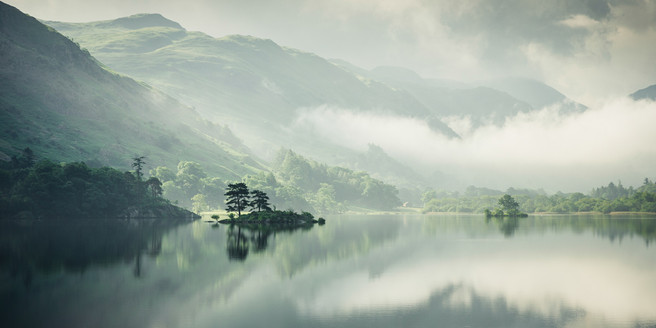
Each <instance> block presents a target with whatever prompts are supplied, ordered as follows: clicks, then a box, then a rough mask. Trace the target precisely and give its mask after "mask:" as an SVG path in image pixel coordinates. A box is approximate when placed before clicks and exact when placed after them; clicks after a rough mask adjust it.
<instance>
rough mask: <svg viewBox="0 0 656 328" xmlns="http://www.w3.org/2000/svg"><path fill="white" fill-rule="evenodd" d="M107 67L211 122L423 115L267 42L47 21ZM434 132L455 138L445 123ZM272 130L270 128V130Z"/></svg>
mask: <svg viewBox="0 0 656 328" xmlns="http://www.w3.org/2000/svg"><path fill="white" fill-rule="evenodd" d="M46 24H48V25H50V26H52V27H54V28H55V29H57V30H58V31H60V32H61V33H63V34H65V35H67V36H69V37H71V38H73V39H74V40H75V41H77V42H79V43H80V44H81V45H82V46H83V47H86V48H87V49H89V51H90V52H91V53H92V54H93V55H94V56H95V57H96V58H98V59H99V60H100V61H102V62H103V63H104V64H106V65H108V66H109V67H111V68H112V69H114V70H116V71H118V72H121V73H124V74H127V75H129V76H132V77H134V78H137V79H139V80H143V81H146V82H148V83H150V84H152V85H153V86H155V87H157V88H158V89H161V90H163V91H165V92H166V93H168V94H170V95H172V96H174V97H176V98H177V99H180V100H181V101H183V102H185V103H188V104H190V105H193V106H194V107H195V108H196V109H197V110H198V111H199V112H200V113H201V114H203V115H204V116H206V117H208V118H210V119H230V120H233V121H235V122H236V123H241V124H244V125H255V126H266V127H267V129H268V130H272V129H275V128H282V127H281V126H280V125H281V124H282V125H288V124H289V123H290V122H291V121H293V119H294V118H295V117H296V114H297V111H298V110H299V109H302V108H312V107H316V106H321V105H330V106H337V107H341V108H346V109H349V110H356V111H378V112H385V113H396V114H400V115H404V116H412V117H418V118H428V117H430V116H431V114H432V113H431V111H430V110H429V109H428V108H426V107H425V106H424V105H423V104H421V103H420V102H418V101H417V100H416V99H415V98H414V97H412V96H411V95H410V94H409V93H407V92H406V91H403V90H398V89H394V88H391V87H389V86H387V85H386V84H383V83H380V82H377V81H375V80H371V79H367V78H363V77H359V76H357V75H355V74H353V73H351V72H349V71H347V70H344V69H342V68H340V67H338V66H336V65H334V64H332V63H330V62H329V61H327V60H325V59H323V58H321V57H319V56H316V55H314V54H311V53H306V52H302V51H299V50H295V49H289V48H284V47H281V46H279V45H277V44H276V43H274V42H273V41H271V40H265V39H259V38H255V37H251V36H242V35H231V36H226V37H223V38H212V37H210V36H208V35H206V34H203V33H200V32H189V31H186V30H184V29H183V28H181V27H179V25H177V23H174V22H172V21H169V20H167V19H165V18H164V17H162V16H160V15H157V14H141V15H134V16H130V17H126V18H120V19H117V20H113V21H103V22H93V23H75V24H72V23H59V22H46ZM433 128H434V129H435V130H436V131H439V132H441V133H443V134H445V135H448V136H456V135H455V133H454V132H453V131H452V130H451V129H449V128H448V127H447V126H446V125H445V124H444V123H442V122H440V121H439V120H437V121H435V123H434V124H433ZM269 132H270V131H269Z"/></svg>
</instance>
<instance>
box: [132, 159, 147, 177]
mask: <svg viewBox="0 0 656 328" xmlns="http://www.w3.org/2000/svg"><path fill="white" fill-rule="evenodd" d="M145 158H146V156H135V157H134V158H132V167H133V168H134V174H135V176H136V177H137V180H138V181H139V182H141V180H142V178H143V166H144V165H146V162H145V161H144V159H145Z"/></svg>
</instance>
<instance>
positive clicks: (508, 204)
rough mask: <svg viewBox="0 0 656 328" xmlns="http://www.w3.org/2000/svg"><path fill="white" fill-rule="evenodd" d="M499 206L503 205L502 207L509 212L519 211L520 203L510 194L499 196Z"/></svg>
mask: <svg viewBox="0 0 656 328" xmlns="http://www.w3.org/2000/svg"><path fill="white" fill-rule="evenodd" d="M499 206H501V209H502V210H503V211H504V212H506V213H508V214H511V213H519V203H517V201H515V199H514V198H513V197H512V196H510V195H508V194H505V195H503V197H501V198H499Z"/></svg>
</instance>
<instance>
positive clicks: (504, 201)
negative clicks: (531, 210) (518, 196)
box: [485, 194, 527, 218]
mask: <svg viewBox="0 0 656 328" xmlns="http://www.w3.org/2000/svg"><path fill="white" fill-rule="evenodd" d="M498 203H499V206H498V207H497V208H495V209H494V211H490V210H489V209H485V216H486V217H488V218H489V217H493V216H494V217H500V218H502V217H504V216H509V217H511V218H517V217H526V216H527V214H526V213H522V212H521V211H520V210H519V203H517V201H516V200H515V199H514V198H513V197H512V196H510V195H508V194H505V195H503V196H502V197H501V198H499V202H498Z"/></svg>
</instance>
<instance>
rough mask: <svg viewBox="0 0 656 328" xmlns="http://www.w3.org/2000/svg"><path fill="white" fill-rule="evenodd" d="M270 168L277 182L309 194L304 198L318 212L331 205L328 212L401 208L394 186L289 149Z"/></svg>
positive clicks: (283, 151) (278, 156)
mask: <svg viewBox="0 0 656 328" xmlns="http://www.w3.org/2000/svg"><path fill="white" fill-rule="evenodd" d="M273 169H274V173H275V174H276V176H277V177H278V178H279V181H281V182H282V183H284V184H287V185H290V186H292V187H295V188H298V190H299V191H300V192H301V193H304V194H306V195H310V196H311V197H307V198H308V199H310V200H311V203H312V205H313V206H314V207H315V208H317V209H321V210H323V209H324V207H326V205H325V204H331V205H330V207H332V208H331V209H339V208H340V207H343V204H348V205H355V206H362V207H366V208H371V209H378V210H390V209H393V208H394V207H397V206H399V205H401V201H400V200H399V197H398V190H397V189H396V187H394V186H392V185H388V184H385V183H383V182H382V181H380V180H377V179H374V178H372V177H371V176H369V174H367V173H365V172H354V171H351V170H349V169H345V168H341V167H330V166H327V165H324V164H320V163H317V162H315V161H312V160H308V159H306V158H304V157H302V156H300V155H298V154H296V153H294V152H293V151H291V150H281V151H280V152H279V153H278V155H277V157H276V160H275V162H274V164H273ZM340 203H341V204H340Z"/></svg>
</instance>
